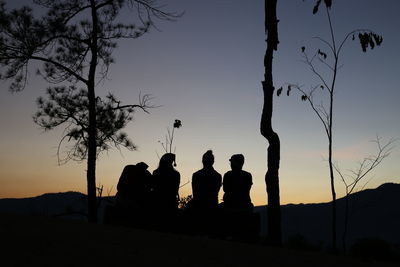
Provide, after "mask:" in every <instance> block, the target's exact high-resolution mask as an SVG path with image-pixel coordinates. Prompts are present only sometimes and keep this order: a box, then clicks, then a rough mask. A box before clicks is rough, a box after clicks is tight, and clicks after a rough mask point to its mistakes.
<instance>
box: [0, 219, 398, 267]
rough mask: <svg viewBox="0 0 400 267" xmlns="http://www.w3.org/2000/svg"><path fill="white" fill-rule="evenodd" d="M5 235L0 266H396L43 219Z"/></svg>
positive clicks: (7, 229) (5, 224)
mask: <svg viewBox="0 0 400 267" xmlns="http://www.w3.org/2000/svg"><path fill="white" fill-rule="evenodd" d="M0 234H1V237H2V240H1V243H2V248H1V257H0V266H202V267H203V266H241V267H242V266H270V267H274V266H299V267H301V266H307V267H312V266H316V267H317V266H318V267H320V266H328V267H329V266H352V267H357V266H395V265H390V264H386V263H385V264H382V263H376V262H375V263H374V262H359V261H357V260H355V259H351V258H345V257H339V256H332V255H326V254H322V253H312V252H301V251H293V250H288V249H284V248H271V247H266V246H257V245H249V244H243V243H235V242H229V241H222V240H213V239H208V238H205V237H189V236H181V235H173V234H168V233H158V232H150V231H143V230H136V229H131V228H123V227H113V226H107V225H94V224H88V223H84V222H78V221H63V220H60V219H54V218H48V217H37V216H36V217H32V216H21V215H4V214H0ZM267 259H268V261H267ZM267 262H268V264H267V265H266V263H267Z"/></svg>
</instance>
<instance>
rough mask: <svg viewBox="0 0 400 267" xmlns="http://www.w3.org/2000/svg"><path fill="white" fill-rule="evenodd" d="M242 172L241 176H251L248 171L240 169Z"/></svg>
mask: <svg viewBox="0 0 400 267" xmlns="http://www.w3.org/2000/svg"><path fill="white" fill-rule="evenodd" d="M242 173H243V176H246V177H250V178H251V173H249V172H248V171H243V170H242Z"/></svg>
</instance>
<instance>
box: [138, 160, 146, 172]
mask: <svg viewBox="0 0 400 267" xmlns="http://www.w3.org/2000/svg"><path fill="white" fill-rule="evenodd" d="M136 167H138V168H139V169H140V170H143V171H144V170H147V168H148V167H149V165H147V164H146V163H144V162H139V163H137V164H136Z"/></svg>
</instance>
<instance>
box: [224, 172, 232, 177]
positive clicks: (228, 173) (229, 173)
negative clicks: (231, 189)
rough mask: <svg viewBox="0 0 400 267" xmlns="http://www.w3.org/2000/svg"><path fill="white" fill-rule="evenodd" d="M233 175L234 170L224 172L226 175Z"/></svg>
mask: <svg viewBox="0 0 400 267" xmlns="http://www.w3.org/2000/svg"><path fill="white" fill-rule="evenodd" d="M232 175H233V172H232V171H227V172H226V173H225V174H224V177H229V176H232Z"/></svg>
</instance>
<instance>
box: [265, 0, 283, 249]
mask: <svg viewBox="0 0 400 267" xmlns="http://www.w3.org/2000/svg"><path fill="white" fill-rule="evenodd" d="M276 4H277V0H265V33H266V34H267V35H268V38H267V49H266V52H265V57H264V67H265V73H264V81H263V82H262V87H263V93H264V106H263V110H262V114H261V123H260V131H261V134H262V135H263V136H264V137H265V138H266V139H267V140H268V142H269V146H268V151H267V152H268V162H267V167H268V170H267V173H266V174H265V183H266V186H267V194H268V209H267V212H268V238H269V241H270V242H271V244H274V245H280V244H281V242H282V234H281V211H280V199H279V161H280V140H279V136H278V134H277V133H276V132H275V131H274V130H273V128H272V111H273V95H274V91H275V87H274V84H273V77H272V61H273V54H274V51H275V50H277V49H278V43H279V40H278V20H277V18H276Z"/></svg>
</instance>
